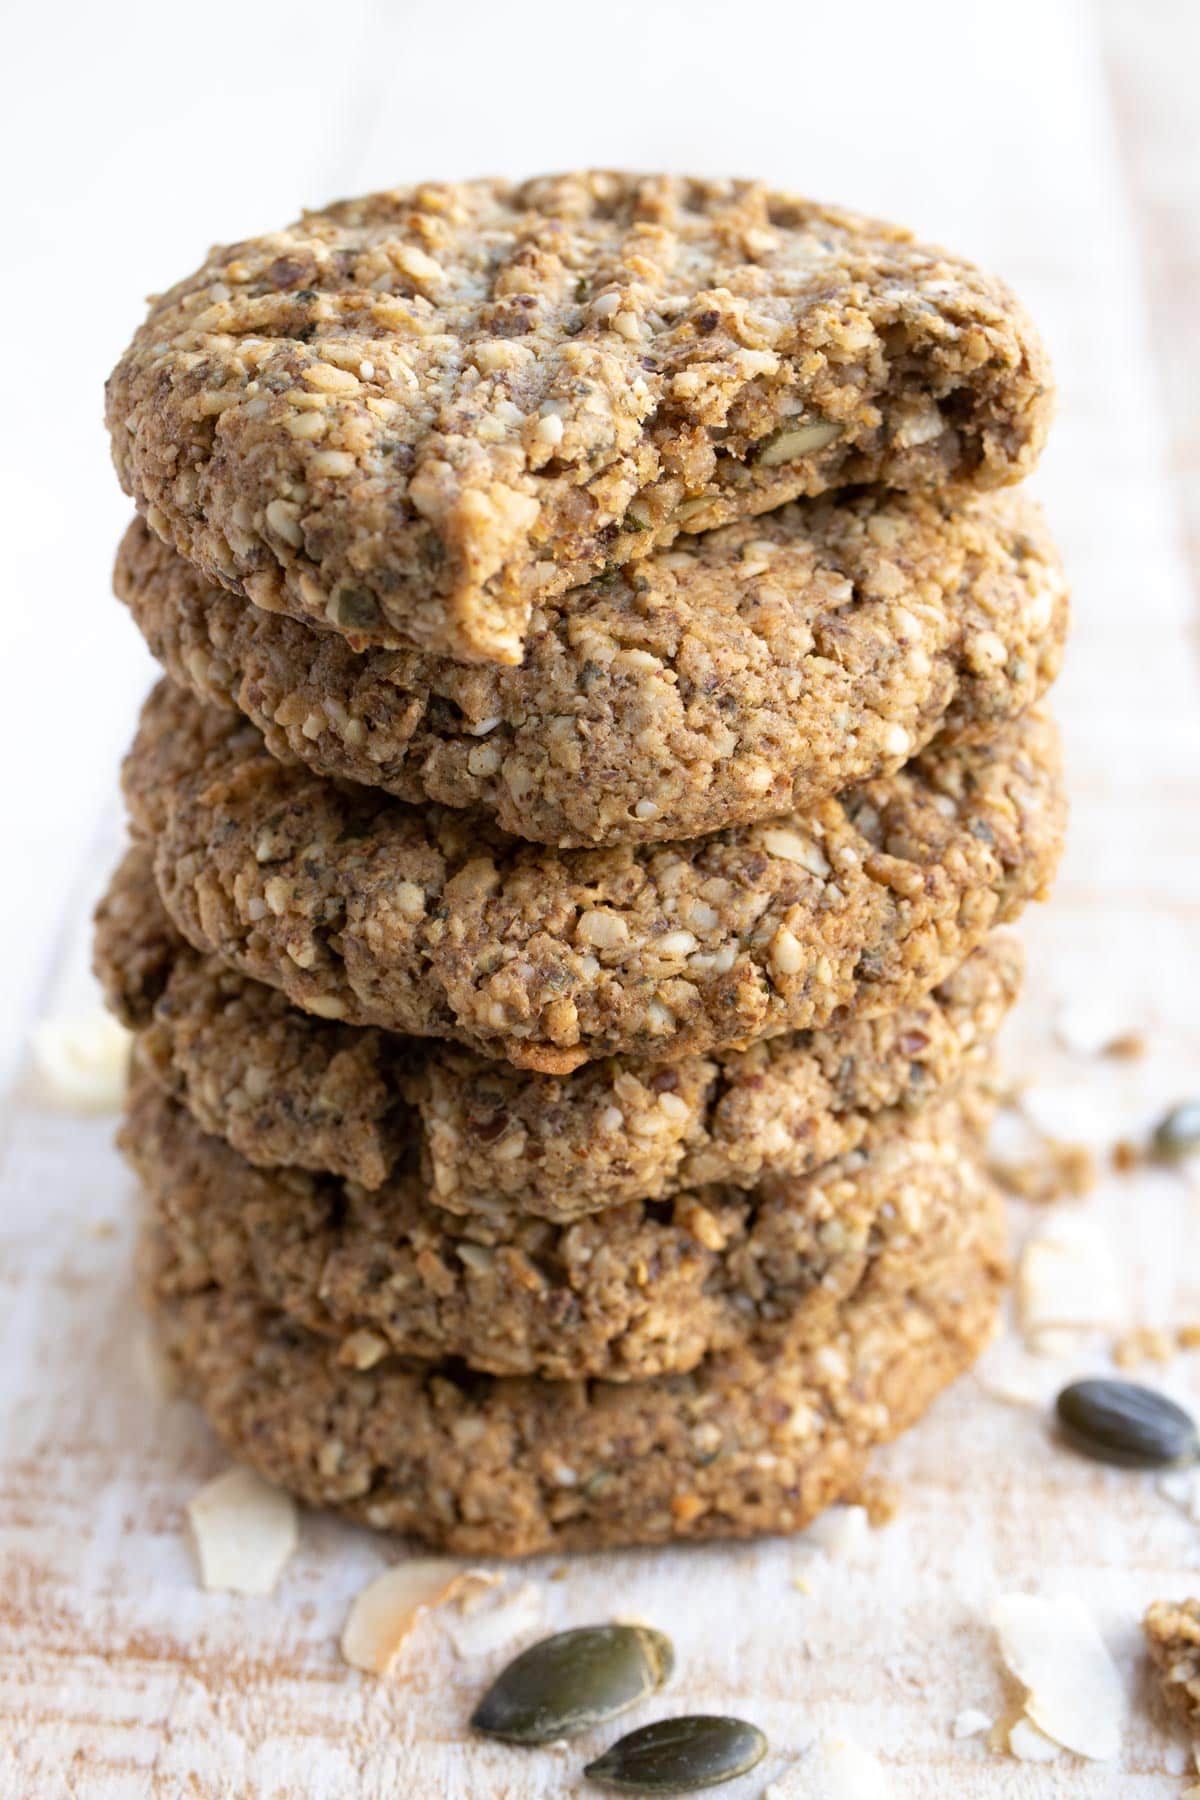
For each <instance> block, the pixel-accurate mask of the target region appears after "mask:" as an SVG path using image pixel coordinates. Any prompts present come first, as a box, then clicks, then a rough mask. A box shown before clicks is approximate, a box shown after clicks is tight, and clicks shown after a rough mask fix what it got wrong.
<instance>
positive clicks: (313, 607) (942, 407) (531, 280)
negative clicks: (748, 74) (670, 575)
mask: <svg viewBox="0 0 1200 1800" xmlns="http://www.w3.org/2000/svg"><path fill="white" fill-rule="evenodd" d="M1050 412H1051V377H1050V373H1049V369H1048V366H1047V362H1046V357H1045V353H1044V351H1043V349H1042V347H1041V344H1040V342H1039V340H1038V338H1037V336H1036V334H1035V332H1034V329H1033V327H1032V325H1031V324H1030V322H1029V320H1028V318H1027V317H1026V315H1025V313H1024V311H1023V310H1022V309H1021V307H1020V306H1019V305H1018V304H1017V302H1016V301H1015V300H1014V299H1013V297H1012V295H1011V294H1010V293H1009V292H1008V290H1007V289H1006V288H1005V287H1004V286H1003V285H1002V284H1001V283H999V282H997V281H995V280H993V279H991V278H990V277H988V276H986V275H982V274H981V273H980V272H979V271H978V270H977V269H974V268H972V267H971V265H970V264H969V263H965V262H963V261H961V260H960V259H958V258H955V257H952V256H950V255H948V254H947V253H946V252H945V251H942V250H937V249H931V248H928V247H926V246H924V245H921V244H918V243H916V242H914V240H913V239H912V238H911V237H910V236H909V235H908V234H907V233H905V232H903V231H900V230H897V229H896V228H895V227H893V226H890V225H883V224H878V223H876V222H874V221H871V220H867V219H863V218H861V217H859V216H858V215H856V214H853V213H846V212H838V211H834V210H832V209H830V208H826V207H821V206H816V205H814V204H813V203H812V202H810V201H807V200H802V199H798V198H796V197H795V196H792V195H786V194H778V193H773V192H771V191H770V190H769V189H767V188H764V187H762V186H760V185H758V184H756V183H751V182H733V181H695V180H687V179H683V178H679V177H673V176H664V175H640V176H639V175H617V174H610V173H606V172H591V173H585V174H577V175H562V176H551V177H545V178H541V179H537V180H533V181H527V182H525V183H523V184H521V185H519V186H512V185H509V184H508V183H505V182H499V181H475V182H464V183H460V184H458V185H434V184H432V183H430V184H427V185H424V186H421V187H414V188H403V189H394V190H392V191H391V192H388V193H382V194H375V195H370V196H367V197H366V198H363V199H356V200H347V201H344V202H341V203H340V204H337V205H334V206H330V207H328V208H326V209H325V210H324V211H321V212H314V213H307V214H305V215H304V216H303V217H302V218H301V219H300V220H298V221H297V222H296V223H295V224H294V225H290V226H288V227H287V228H286V229H285V230H283V231H279V232H274V233H271V234H269V235H267V236H265V237H261V238H255V239H251V240H249V241H247V242H244V243H239V244H233V245H229V246H225V247H222V248H218V249H216V250H213V251H211V252H210V254H209V256H208V258H207V260H206V261H205V263H204V265H203V266H202V267H201V268H200V269H199V270H197V271H196V273H195V274H193V275H190V276H188V277H187V278H186V279H185V280H183V281H181V282H179V283H178V284H177V285H176V286H174V287H172V288H170V289H169V290H168V291H167V292H166V293H165V294H163V295H161V296H160V297H159V298H157V299H156V300H154V301H153V302H152V304H151V308H150V312H149V315H148V317H147V319H146V321H145V323H144V324H143V325H142V327H141V329H140V330H139V331H138V333H137V335H136V336H135V337H134V339H133V342H132V343H131V345H130V346H129V348H128V350H127V351H126V352H125V354H124V356H123V357H122V358H121V360H120V362H119V363H118V365H117V367H116V369H115V370H114V371H113V374H112V376H111V377H110V379H109V383H108V407H107V417H108V425H109V430H110V432H111V435H112V447H113V456H114V460H115V463H116V467H117V472H118V474H119V476H120V479H121V482H122V485H123V486H124V488H125V489H126V491H127V492H128V493H130V494H132V495H133V496H134V497H135V499H136V501H137V504H138V510H139V511H140V512H141V513H142V514H143V516H144V517H145V518H146V519H147V521H148V522H149V524H150V525H151V527H152V528H153V529H154V531H155V532H156V533H157V534H158V535H159V536H160V537H162V538H163V539H164V540H165V541H168V542H170V543H173V544H174V545H175V547H176V548H177V549H179V550H180V551H181V552H182V553H183V554H184V555H185V556H187V557H188V558H189V559H190V560H191V561H193V562H194V563H195V564H196V565H197V567H199V568H200V569H202V570H203V571H204V572H205V574H207V575H208V576H209V577H210V578H211V579H213V580H216V581H219V582H221V583H222V585H224V586H226V587H228V588H229V589H230V590H231V591H232V592H234V593H237V594H242V595H245V596H246V597H247V598H249V599H250V600H252V601H253V602H254V603H255V604H256V605H258V606H260V607H264V608H266V609H268V610H270V611H277V612H279V611H281V612H287V613H290V614H291V615H292V616H293V617H295V618H301V619H310V620H313V621H315V622H316V623H318V624H321V625H323V626H325V627H327V628H332V629H334V630H337V631H340V632H342V633H344V634H345V635H346V636H347V637H348V638H349V639H350V641H351V642H352V643H353V644H354V646H355V648H358V649H361V648H362V647H363V646H364V645H366V644H369V643H393V644H395V643H406V644H414V645H417V646H419V647H421V648H424V649H428V650H430V651H434V652H437V653H441V654H446V655H451V656H455V657H458V658H461V659H464V660H468V661H471V660H484V661H497V662H506V663H515V662H518V661H519V660H520V656H521V651H522V646H523V642H524V637H525V633H526V630H527V627H528V624H529V619H530V613H531V609H532V608H533V606H534V605H536V604H539V603H541V602H542V601H543V600H545V599H546V598H547V597H548V596H550V595H553V594H557V593H561V592H563V591H564V590H565V589H566V588H569V587H574V586H576V585H578V584H579V583H580V582H582V581H585V580H586V579H587V578H588V576H589V575H592V574H594V573H595V572H596V571H597V570H599V569H602V568H610V567H619V566H621V565H622V564H624V563H626V562H628V561H630V560H632V559H635V558H637V557H639V556H643V555H645V554H646V553H647V552H648V551H650V550H652V549H653V548H655V547H656V546H658V545H661V544H665V543H669V542H670V541H671V540H672V539H673V538H674V537H675V536H676V535H677V533H679V532H680V531H700V530H707V529H708V528H709V527H711V526H714V525H720V524H724V523H726V522H728V521H730V520H732V519H736V518H742V517H745V516H747V515H748V514H753V513H761V512H766V511H768V510H770V509H772V508H774V507H777V506H779V505H781V504H782V503H783V502H784V501H787V500H791V499H794V498H795V497H796V496H798V495H804V494H807V495H812V494H819V493H823V492H825V491H827V490H829V489H832V488H843V487H846V486H847V485H850V484H857V483H864V482H876V481H878V482H882V483H883V484H885V485H887V486H889V487H895V488H903V489H925V490H944V489H946V488H948V487H952V486H957V487H958V488H959V489H962V488H971V487H975V488H987V487H995V486H999V485H1004V484H1006V483H1009V482H1012V481H1017V480H1019V479H1020V478H1021V477H1022V476H1023V475H1025V474H1026V473H1028V471H1029V469H1030V468H1031V467H1032V465H1033V463H1034V461H1035V460H1036V457H1037V455H1038V452H1039V450H1040V448H1041V444H1042V441H1043V439H1044V436H1045V432H1046V428H1047V424H1048V421H1049V417H1050Z"/></svg>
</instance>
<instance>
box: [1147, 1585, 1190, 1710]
mask: <svg viewBox="0 0 1200 1800" xmlns="http://www.w3.org/2000/svg"><path fill="white" fill-rule="evenodd" d="M1142 1633H1143V1635H1144V1637H1145V1639H1146V1647H1147V1649H1148V1650H1149V1652H1150V1661H1151V1662H1152V1663H1153V1665H1154V1668H1155V1671H1156V1673H1157V1675H1158V1685H1159V1689H1160V1691H1161V1693H1162V1696H1163V1698H1164V1699H1165V1701H1166V1703H1167V1705H1168V1706H1169V1707H1170V1708H1171V1710H1172V1711H1173V1712H1175V1713H1177V1714H1179V1715H1180V1716H1181V1717H1182V1718H1183V1719H1184V1720H1185V1721H1186V1723H1187V1724H1188V1725H1189V1726H1190V1727H1191V1728H1192V1730H1193V1731H1195V1732H1200V1600H1155V1601H1154V1602H1153V1603H1152V1604H1151V1605H1150V1606H1149V1607H1147V1609H1146V1614H1145V1617H1144V1618H1143V1620H1142Z"/></svg>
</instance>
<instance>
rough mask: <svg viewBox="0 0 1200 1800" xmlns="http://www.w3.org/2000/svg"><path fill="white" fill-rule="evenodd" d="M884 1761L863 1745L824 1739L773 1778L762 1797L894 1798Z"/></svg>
mask: <svg viewBox="0 0 1200 1800" xmlns="http://www.w3.org/2000/svg"><path fill="white" fill-rule="evenodd" d="M891 1796H892V1785H891V1782H890V1781H889V1780H888V1777H887V1774H886V1772H885V1770H884V1767H883V1764H882V1763H881V1762H880V1760H879V1758H878V1757H877V1756H873V1755H872V1753H871V1752H870V1751H869V1750H864V1749H863V1747H862V1745H861V1744H852V1743H850V1742H849V1741H848V1740H846V1739H844V1738H821V1739H820V1740H819V1741H818V1742H817V1743H816V1744H814V1745H813V1746H812V1748H811V1749H810V1750H809V1751H808V1752H807V1753H806V1755H804V1756H803V1757H801V1759H800V1761H799V1762H798V1763H796V1764H794V1765H793V1767H792V1768H790V1769H788V1770H787V1772H786V1773H785V1774H784V1775H782V1776H781V1777H780V1779H779V1780H778V1781H773V1782H772V1783H771V1785H770V1787H768V1788H767V1790H766V1793H765V1794H764V1795H763V1800H891Z"/></svg>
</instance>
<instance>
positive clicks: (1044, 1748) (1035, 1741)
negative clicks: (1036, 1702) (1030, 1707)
mask: <svg viewBox="0 0 1200 1800" xmlns="http://www.w3.org/2000/svg"><path fill="white" fill-rule="evenodd" d="M1008 1747H1009V1749H1010V1750H1011V1751H1012V1753H1013V1755H1014V1756H1015V1757H1016V1758H1017V1760H1018V1762H1031V1763H1050V1762H1057V1761H1058V1759H1059V1757H1060V1756H1061V1755H1062V1746H1061V1744H1056V1743H1055V1742H1054V1740H1053V1738H1048V1737H1047V1736H1046V1734H1045V1732H1044V1731H1039V1730H1038V1728H1037V1726H1036V1725H1035V1724H1033V1722H1032V1721H1031V1720H1029V1719H1018V1720H1017V1722H1016V1724H1015V1725H1014V1726H1013V1727H1012V1729H1011V1730H1010V1732H1009V1734H1008Z"/></svg>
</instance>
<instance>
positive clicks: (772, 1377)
mask: <svg viewBox="0 0 1200 1800" xmlns="http://www.w3.org/2000/svg"><path fill="white" fill-rule="evenodd" d="M1002 1243H1003V1215H1002V1208H1001V1206H1000V1203H999V1200H998V1198H997V1197H996V1196H995V1195H994V1194H992V1193H991V1192H987V1193H986V1194H984V1195H983V1197H982V1198H981V1202H980V1205H979V1207H978V1209H977V1212H976V1214H975V1215H974V1216H973V1217H972V1218H971V1219H970V1220H966V1219H964V1222H963V1232H962V1235H961V1237H960V1239H959V1241H958V1243H957V1244H956V1246H955V1248H954V1249H953V1251H952V1252H950V1253H948V1254H947V1255H946V1257H945V1258H944V1260H942V1261H941V1262H940V1263H939V1264H937V1265H936V1266H934V1267H932V1268H930V1267H929V1266H928V1264H927V1263H926V1264H925V1266H924V1267H923V1268H922V1269H921V1273H920V1276H919V1278H918V1279H917V1280H915V1281H913V1282H910V1283H909V1284H907V1285H906V1284H905V1283H904V1281H903V1278H902V1271H901V1268H900V1266H899V1265H896V1266H894V1267H893V1270H892V1275H891V1277H890V1279H889V1281H888V1283H887V1284H886V1285H884V1286H882V1287H880V1286H872V1285H871V1284H869V1283H864V1284H863V1285H862V1286H861V1287H860V1289H859V1290H858V1291H857V1292H856V1294H855V1295H854V1296H853V1297H851V1298H850V1299H848V1300H847V1301H845V1302H844V1303H843V1305H842V1306H841V1307H840V1308H839V1309H838V1311H837V1314H836V1316H835V1317H834V1318H833V1319H831V1321H830V1329H829V1332H828V1334H827V1335H826V1337H825V1338H824V1339H823V1340H822V1341H821V1343H820V1344H819V1345H817V1346H812V1345H809V1346H807V1347H805V1348H803V1349H801V1350H799V1351H793V1352H792V1353H790V1354H789V1353H788V1351H787V1350H786V1349H776V1350H774V1351H772V1352H769V1353H768V1352H764V1351H763V1350H762V1349H760V1348H756V1349H751V1348H749V1347H745V1348H742V1349H739V1350H737V1351H733V1352H729V1353H726V1354H723V1355H720V1356H713V1357H710V1358H708V1359H707V1360H706V1361H705V1362H704V1363H702V1364H701V1365H700V1366H699V1367H698V1368H697V1369H695V1370H694V1371H692V1372H691V1373H690V1374H687V1375H675V1376H671V1377H668V1378H664V1379H661V1380H657V1381H648V1382H642V1383H637V1384H632V1385H627V1384H617V1383H611V1382H601V1381H563V1382H542V1381H536V1380H533V1379H529V1378H525V1377H496V1376H479V1375H472V1374H470V1373H468V1372H467V1371H466V1370H465V1369H463V1368H462V1367H461V1365H458V1364H440V1365H435V1366H433V1367H425V1368H420V1367H416V1366H414V1365H412V1364H411V1363H405V1362H402V1361H401V1360H400V1359H399V1358H394V1357H393V1358H387V1359H386V1360H384V1361H383V1362H381V1363H378V1364H377V1365H376V1366H375V1367H373V1368H371V1369H369V1370H365V1371H355V1370H353V1369H349V1368H346V1367H345V1366H343V1365H341V1364H339V1363H338V1362H337V1360H336V1357H335V1353H334V1352H333V1351H332V1350H331V1349H330V1347H329V1346H328V1345H326V1344H325V1343H323V1342H322V1341H321V1340H320V1339H319V1338H317V1337H315V1336H314V1335H313V1334H312V1333H311V1332H308V1331H306V1330H305V1329H304V1328H303V1327H300V1326H296V1325H293V1324H291V1323H290V1322H289V1321H288V1320H287V1319H286V1318H285V1317H284V1315H283V1314H281V1313H279V1312H276V1311H273V1310H271V1309H268V1308H265V1307H263V1306H261V1305H258V1304H257V1303H256V1302H255V1301H254V1300H253V1299H250V1298H248V1297H245V1296H242V1295H238V1294H232V1293H227V1292H225V1291H224V1290H223V1289H221V1288H215V1287H213V1288H207V1289H205V1290H203V1291H202V1292H200V1293H196V1294H191V1295H187V1296H185V1297H182V1298H171V1299H167V1298H164V1297H162V1296H156V1295H155V1294H154V1271H153V1261H154V1243H153V1239H149V1240H147V1244H146V1248H145V1260H146V1263H147V1264H148V1265H149V1266H148V1267H147V1271H146V1273H147V1286H148V1288H149V1289H150V1292H151V1303H152V1305H153V1306H154V1308H155V1310H156V1312H157V1316H158V1323H159V1328H160V1331H161V1335H162V1339H163V1342H164V1346H165V1348H166V1351H167V1353H168V1355H169V1356H170V1358H171V1360H172V1361H173V1363H174V1364H175V1366H176V1367H177V1369H178V1371H179V1373H180V1376H181V1378H182V1381H183V1385H184V1386H185V1388H186V1389H187V1390H188V1391H189V1392H191V1393H192V1394H193V1395H194V1396H195V1398H197V1399H198V1400H199V1401H200V1403H201V1405H202V1406H203V1408H204V1411H205V1412H206V1414H207V1416H208V1419H209V1422H210V1423H211V1425H212V1427H213V1429H214V1430H215V1431H216V1433H217V1435H218V1437H220V1438H221V1439H222V1441H223V1442H224V1443H225V1444H226V1446H227V1447H228V1448H229V1450H230V1451H231V1452H232V1453H233V1454H234V1455H235V1456H238V1457H240V1458H241V1459H243V1460H244V1461H246V1462H248V1463H250V1464H251V1465H252V1466H253V1467H255V1468H256V1469H258V1470H259V1472H260V1473H261V1474H262V1475H263V1476H265V1477H266V1479H267V1480H269V1481H272V1482H275V1483H277V1484H278V1485H279V1486H281V1487H285V1488H289V1489H291V1490H292V1491H293V1492H295V1493H296V1494H298V1495H299V1496H300V1497H301V1498H303V1499H304V1500H306V1501H309V1502H310V1503H312V1504H313V1505H317V1506H331V1507H335V1508H338V1509H339V1510H341V1511H344V1512H347V1513H349V1514H351V1515H352V1516H353V1517H355V1518H358V1519H361V1520H364V1521H365V1522H366V1523H367V1524H368V1525H372V1526H375V1527H377V1528H379V1529H382V1530H388V1531H396V1532H402V1533H404V1534H406V1535H408V1536H411V1537H414V1538H417V1539H420V1540H421V1541H423V1542H424V1543H426V1544H429V1545H431V1546H433V1547H435V1548H438V1549H444V1550H452V1551H457V1552H462V1553H465V1554H468V1555H473V1556H521V1555H530V1554H533V1553H535V1552H538V1551H544V1550H552V1549H576V1550H586V1549H594V1548H599V1547H601V1546H606V1545H607V1546H613V1545H621V1544H655V1543H666V1542H669V1541H672V1540H675V1539H703V1538H722V1537H749V1536H752V1535H754V1534H756V1533H761V1532H791V1531H799V1530H801V1529H802V1528H803V1527H804V1526H805V1525H807V1524H808V1523H809V1521H810V1520H811V1519H813V1518H814V1517H815V1516H816V1514H817V1513H819V1512H820V1511H821V1510H822V1509H823V1508H824V1507H826V1506H828V1505H830V1504H831V1503H832V1502H833V1501H834V1500H836V1499H838V1497H839V1496H840V1495H842V1494H844V1493H845V1492H846V1491H847V1489H848V1488H850V1487H851V1486H852V1485H853V1484H854V1482H855V1481H856V1479H857V1478H858V1476H859V1475H860V1473H861V1470H862V1467H863V1464H864V1462H865V1460H866V1457H867V1454H868V1452H869V1450H870V1449H871V1447H872V1445H874V1444H877V1443H881V1442H884V1441H886V1440H887V1439H890V1438H892V1437H895V1436H896V1435H897V1433H899V1432H900V1431H902V1430H904V1429H905V1427H907V1426H908V1425H911V1424H912V1423H913V1422H914V1421H915V1420H916V1419H918V1418H919V1417H920V1416H921V1414H922V1413H923V1412H924V1411H925V1409H926V1408H927V1407H928V1405H929V1404H930V1402H931V1401H932V1400H933V1399H934V1397H935V1396H936V1395H937V1394H938V1393H939V1392H940V1390H941V1389H942V1388H943V1387H945V1386H946V1384H947V1383H948V1382H950V1381H951V1380H953V1378H954V1377H955V1376H956V1375H958V1374H959V1373H961V1372H962V1371H963V1370H964V1369H965V1368H967V1367H968V1366H969V1364H970V1363H971V1362H972V1361H973V1360H974V1358H975V1357H976V1355H977V1354H978V1353H979V1351H980V1350H981V1349H982V1348H983V1346H984V1344H985V1343H986V1342H987V1340H988V1338H989V1337H990V1335H991V1332H992V1329H993V1325H994V1321H995V1317H996V1311H997V1305H998V1301H999V1296H1000V1292H1001V1289H1002V1285H1003V1252H1002Z"/></svg>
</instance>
